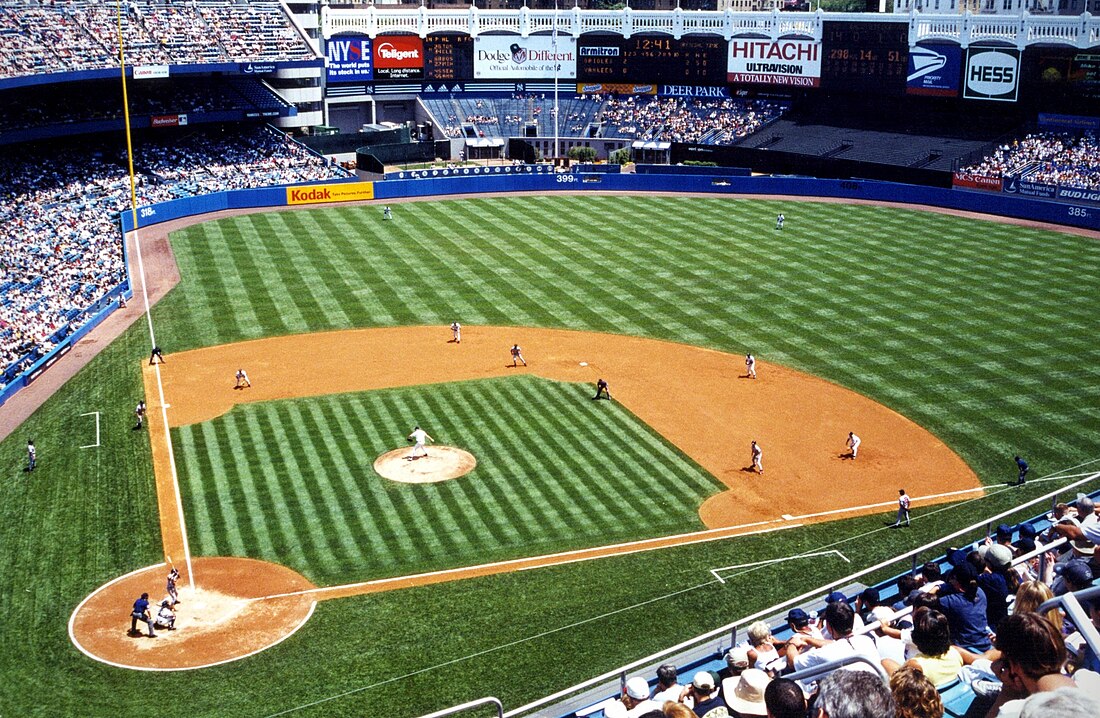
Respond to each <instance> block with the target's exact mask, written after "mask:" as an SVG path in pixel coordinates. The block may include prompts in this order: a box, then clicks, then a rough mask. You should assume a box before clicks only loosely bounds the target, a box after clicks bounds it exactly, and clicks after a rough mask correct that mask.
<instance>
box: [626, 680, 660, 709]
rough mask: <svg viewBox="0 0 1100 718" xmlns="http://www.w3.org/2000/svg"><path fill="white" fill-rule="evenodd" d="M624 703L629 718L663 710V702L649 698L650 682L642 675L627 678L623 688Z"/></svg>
mask: <svg viewBox="0 0 1100 718" xmlns="http://www.w3.org/2000/svg"><path fill="white" fill-rule="evenodd" d="M623 705H624V706H626V715H627V718H638V716H643V715H645V714H646V713H650V712H652V711H655V710H658V711H659V710H661V706H662V705H663V704H661V703H658V702H657V701H654V700H650V698H649V683H647V682H646V679H644V678H642V677H641V676H634V677H633V678H630V679H627V681H626V686H624V688H623Z"/></svg>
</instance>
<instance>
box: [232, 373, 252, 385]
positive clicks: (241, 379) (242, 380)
mask: <svg viewBox="0 0 1100 718" xmlns="http://www.w3.org/2000/svg"><path fill="white" fill-rule="evenodd" d="M242 387H249V388H251V387H252V382H251V381H250V380H249V378H248V372H246V371H245V370H244V369H238V370H237V385H236V386H234V387H233V388H234V389H240V388H242Z"/></svg>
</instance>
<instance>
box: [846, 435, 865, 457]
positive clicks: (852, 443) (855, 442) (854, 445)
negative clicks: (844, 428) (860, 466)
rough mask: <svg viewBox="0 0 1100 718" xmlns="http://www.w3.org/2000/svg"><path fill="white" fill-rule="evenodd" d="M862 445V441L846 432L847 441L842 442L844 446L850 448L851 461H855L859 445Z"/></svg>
mask: <svg viewBox="0 0 1100 718" xmlns="http://www.w3.org/2000/svg"><path fill="white" fill-rule="evenodd" d="M862 443H863V441H862V440H861V439H860V438H859V437H858V436H856V435H855V433H853V432H851V431H849V432H848V440H847V441H845V442H844V445H845V446H847V447H849V448H851V450H852V458H853V459H855V458H856V455H857V454H859V445H860V444H862Z"/></svg>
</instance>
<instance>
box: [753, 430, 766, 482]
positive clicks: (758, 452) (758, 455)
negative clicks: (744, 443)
mask: <svg viewBox="0 0 1100 718" xmlns="http://www.w3.org/2000/svg"><path fill="white" fill-rule="evenodd" d="M763 457H764V452H763V450H762V449H761V448H760V444H757V443H756V440H755V439H754V440H753V442H752V468H753V469H755V470H756V473H758V474H760V475H761V476H763V475H764V464H763V463H761V459H762V458H763Z"/></svg>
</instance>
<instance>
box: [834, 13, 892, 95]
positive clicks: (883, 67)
mask: <svg viewBox="0 0 1100 718" xmlns="http://www.w3.org/2000/svg"><path fill="white" fill-rule="evenodd" d="M821 40H822V42H821V45H822V53H821V55H822V56H821V86H822V88H823V89H827V90H850V91H853V92H876V93H881V94H888V95H900V94H902V93H904V92H905V80H906V76H907V74H908V67H909V27H908V25H906V24H905V23H896V22H826V23H825V26H824V28H823V29H822V38H821Z"/></svg>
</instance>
